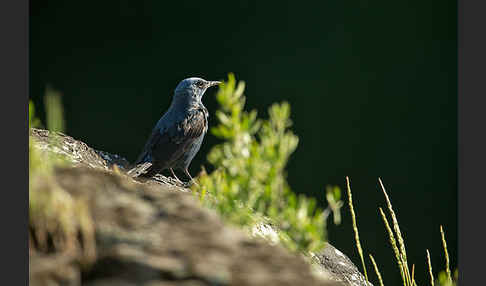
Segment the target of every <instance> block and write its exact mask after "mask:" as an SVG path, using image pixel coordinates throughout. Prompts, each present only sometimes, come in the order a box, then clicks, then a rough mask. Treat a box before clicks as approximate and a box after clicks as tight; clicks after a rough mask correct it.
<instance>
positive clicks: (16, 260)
mask: <svg viewBox="0 0 486 286" xmlns="http://www.w3.org/2000/svg"><path fill="white" fill-rule="evenodd" d="M28 29H29V2H28V0H13V1H0V35H1V37H2V39H1V44H0V54H1V56H0V59H1V60H0V76H1V77H0V83H1V85H0V86H1V88H0V92H1V94H2V96H1V98H2V109H3V112H1V122H2V127H3V128H2V129H3V130H2V131H3V132H2V136H1V138H2V140H0V141H1V142H2V151H3V152H2V155H3V156H2V164H1V166H2V175H3V176H2V177H3V178H4V179H8V180H3V181H2V190H1V192H2V202H3V205H4V207H2V208H0V217H1V219H0V223H1V224H2V234H3V235H2V236H1V237H2V244H1V245H2V258H3V259H2V260H3V262H4V263H3V264H4V266H3V267H2V270H3V271H2V278H1V281H2V283H1V284H4V285H28V283H29V282H28V281H29V268H28V267H29V264H28V261H29V256H28V255H29V254H28V234H27V227H28V214H29V212H28V183H29V180H28V174H29V173H28V150H29V149H28V132H27V131H28V92H29V73H28V68H29V66H28V65H29V33H28V31H29V30H28ZM12 102H14V105H15V107H13V105H12ZM5 182H8V185H5Z"/></svg>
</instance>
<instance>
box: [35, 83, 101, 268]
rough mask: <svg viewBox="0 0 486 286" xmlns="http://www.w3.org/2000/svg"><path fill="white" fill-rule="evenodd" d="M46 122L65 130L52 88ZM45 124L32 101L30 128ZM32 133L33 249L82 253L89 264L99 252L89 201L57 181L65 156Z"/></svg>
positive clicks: (47, 97) (47, 98)
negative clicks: (37, 144)
mask: <svg viewBox="0 0 486 286" xmlns="http://www.w3.org/2000/svg"><path fill="white" fill-rule="evenodd" d="M45 103H46V115H47V116H46V119H47V120H46V121H47V122H46V123H47V124H46V125H47V126H48V129H49V130H50V131H51V132H62V131H63V130H64V119H63V108H62V103H61V98H60V94H59V93H58V92H56V91H53V90H52V89H48V90H47V92H46V95H45ZM39 126H42V124H41V121H40V120H39V119H38V118H37V117H36V116H35V107H34V104H33V102H32V101H29V129H30V128H31V127H39ZM32 140H33V139H31V138H30V137H29V232H28V233H29V249H30V251H34V252H40V253H54V252H56V253H65V252H76V253H80V263H81V265H82V266H88V265H89V264H90V263H91V262H93V261H94V259H95V256H96V244H95V238H94V224H93V221H92V219H91V216H90V212H89V209H88V204H87V203H86V202H85V201H84V200H82V199H78V198H74V197H73V196H71V195H70V194H69V193H68V192H66V191H65V190H64V189H63V188H62V187H61V186H60V185H59V184H58V183H57V181H56V179H55V177H54V171H55V168H56V167H59V166H64V165H65V164H66V160H65V158H63V157H62V156H60V155H58V154H56V153H53V152H48V151H41V150H39V149H38V148H36V147H35V146H34V144H35V143H34V142H32Z"/></svg>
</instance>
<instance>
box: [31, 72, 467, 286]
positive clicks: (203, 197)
mask: <svg viewBox="0 0 486 286" xmlns="http://www.w3.org/2000/svg"><path fill="white" fill-rule="evenodd" d="M244 88H245V85H244V82H241V81H240V82H238V83H237V82H236V80H235V77H234V76H233V75H232V74H230V75H229V77H228V81H227V82H224V83H223V84H222V85H221V87H220V90H219V91H218V93H217V95H216V97H217V101H218V103H219V104H220V110H218V111H217V112H216V116H217V118H218V121H219V123H218V125H217V126H215V127H214V128H212V129H211V132H212V134H213V135H215V136H216V137H218V138H220V139H222V142H221V143H220V144H218V145H216V146H214V147H213V148H212V150H211V151H210V153H209V155H208V161H209V162H210V164H211V165H212V166H213V167H214V171H212V172H211V173H209V174H208V173H207V172H206V171H205V170H204V169H203V171H202V172H201V174H200V176H199V178H198V179H199V180H198V181H199V182H198V184H197V185H194V186H193V190H194V194H195V195H196V196H197V197H198V198H199V199H200V201H201V202H202V204H203V205H205V206H206V207H208V208H211V209H214V210H216V211H217V212H218V213H219V214H220V215H221V216H222V218H223V219H225V220H226V221H228V222H230V223H233V224H236V225H238V226H241V227H243V228H251V227H253V226H255V225H256V224H258V223H262V222H265V223H270V224H272V225H274V226H275V227H276V228H277V229H278V230H279V231H278V236H279V240H280V242H281V243H282V244H283V245H284V246H285V247H287V248H288V249H290V250H292V251H300V252H302V253H309V252H315V251H318V250H320V249H321V248H322V247H323V246H324V242H325V240H326V221H327V218H328V216H329V215H330V214H331V213H333V218H334V223H335V224H339V223H340V221H341V216H340V209H341V207H342V206H343V202H342V201H341V191H340V189H339V187H334V186H328V187H327V188H326V192H325V198H326V200H327V202H328V207H327V208H326V209H324V210H322V209H320V208H319V207H318V206H317V202H316V200H315V199H314V198H308V197H306V196H303V195H296V194H295V193H294V192H292V190H291V189H290V187H289V185H288V183H287V181H286V173H285V166H286V163H287V161H288V159H289V156H290V155H291V154H292V153H293V152H294V150H295V149H296V147H297V144H298V137H297V136H296V135H295V134H293V133H292V132H291V131H290V129H289V128H290V127H291V125H292V122H291V120H290V106H289V104H288V103H286V102H283V103H280V104H273V105H272V106H271V107H270V108H269V110H268V119H258V118H257V112H256V111H255V110H253V111H250V112H247V111H244V106H245V97H244V96H243V92H244ZM45 106H46V115H47V116H46V126H47V129H49V130H51V131H52V132H62V131H63V130H64V120H63V109H62V104H61V97H60V94H59V93H58V92H56V91H54V90H52V89H50V88H48V89H47V92H46V96H45ZM37 126H41V122H40V120H39V119H38V118H36V116H35V110H34V106H33V103H32V102H29V128H30V127H37ZM29 140H31V139H29ZM63 164H66V161H65V160H64V159H63V158H62V157H60V156H59V155H56V154H55V153H52V152H42V151H41V150H39V149H37V148H33V146H32V142H29V246H30V249H31V250H33V251H40V252H44V253H49V252H54V251H56V252H67V251H72V250H74V251H80V252H81V253H82V254H83V255H82V257H83V261H84V262H86V263H89V262H90V261H93V259H94V258H95V254H96V247H95V239H94V227H93V223H92V220H91V217H90V214H89V210H88V208H87V204H86V203H85V202H84V201H83V200H82V199H75V198H74V197H72V196H71V195H70V194H69V193H68V192H66V191H65V190H63V188H62V187H61V186H60V185H59V184H57V183H56V180H55V179H54V178H53V177H54V170H55V167H56V166H58V165H63ZM379 182H380V185H381V189H382V191H383V194H384V196H385V199H386V203H387V209H388V217H390V218H391V222H392V224H391V225H390V223H389V218H388V217H387V215H386V213H385V211H383V209H382V208H379V212H380V215H381V217H382V219H383V223H384V226H385V230H386V232H387V234H388V236H389V241H390V245H391V247H392V249H393V251H394V254H395V260H396V262H397V266H398V268H399V272H400V275H401V278H402V281H403V285H405V286H414V285H417V284H416V282H415V279H414V274H415V266H414V265H412V268H411V270H410V268H409V264H408V261H407V253H406V249H405V242H404V240H403V236H402V234H401V231H400V227H399V224H398V220H397V216H396V213H395V211H394V210H393V207H392V204H391V201H390V199H389V197H388V194H387V193H386V191H385V188H384V186H383V184H382V182H381V180H379ZM346 183H347V194H348V204H349V208H350V212H351V217H352V222H353V229H354V232H355V240H356V246H357V249H358V253H359V255H360V258H361V263H362V269H363V273H364V275H365V277H366V279H367V280H368V273H367V270H366V264H365V259H364V254H363V250H362V247H361V242H360V238H359V232H358V226H357V221H356V213H355V211H354V207H353V201H352V193H351V187H350V182H349V178H346ZM440 233H441V238H442V244H443V248H444V254H445V270H444V271H441V272H440V273H439V274H438V275H437V277H436V278H435V277H434V274H433V270H432V266H431V261H430V254H429V251H428V250H426V254H427V255H426V258H427V263H428V265H429V269H428V272H429V274H430V284H431V285H432V286H434V285H439V286H455V285H457V274H458V272H457V269H456V270H455V272H454V277H452V274H451V270H450V266H449V255H448V251H447V244H446V240H445V233H444V231H443V228H442V226H441V228H440ZM369 259H370V261H371V262H372V265H373V268H374V271H375V273H376V275H377V280H378V283H379V285H381V286H383V285H384V282H383V279H382V276H381V273H380V271H379V268H378V265H377V263H376V261H375V259H374V257H373V256H372V255H371V254H369ZM83 261H82V262H83Z"/></svg>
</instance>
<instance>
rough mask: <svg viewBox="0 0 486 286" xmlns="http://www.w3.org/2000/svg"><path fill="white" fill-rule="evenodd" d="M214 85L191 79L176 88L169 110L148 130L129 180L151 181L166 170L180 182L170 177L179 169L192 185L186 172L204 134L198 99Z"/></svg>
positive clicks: (203, 114) (203, 116)
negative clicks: (147, 178) (151, 178)
mask: <svg viewBox="0 0 486 286" xmlns="http://www.w3.org/2000/svg"><path fill="white" fill-rule="evenodd" d="M218 84H220V82H219V81H207V80H204V79H202V78H197V77H191V78H186V79H185V80H183V81H181V82H180V83H179V84H178V85H177V87H176V89H175V91H174V96H173V98H172V103H171V105H170V107H169V109H168V110H167V112H166V113H165V114H164V115H163V116H162V117H161V118H160V120H159V121H158V122H157V124H156V125H155V127H154V129H153V130H152V134H151V135H150V137H149V139H148V140H147V143H146V144H145V147H144V148H143V150H142V153H141V154H140V155H139V157H138V159H137V161H136V162H135V167H133V168H132V169H131V170H130V171H128V174H129V175H130V176H132V177H152V176H154V175H156V174H158V173H160V172H161V171H162V170H164V169H169V170H170V172H171V173H172V175H173V176H174V178H175V179H176V180H177V181H179V182H181V181H180V180H179V178H177V176H176V175H175V173H174V169H180V170H182V171H183V172H184V174H185V175H186V176H188V177H189V178H190V180H191V181H193V179H192V176H191V174H189V171H188V170H187V169H188V167H189V164H191V161H192V159H193V158H194V156H195V155H196V154H197V152H198V151H199V148H200V147H201V143H202V141H203V139H204V135H205V134H206V132H207V131H208V110H207V109H206V107H205V106H204V105H203V104H202V101H201V98H202V96H203V95H204V92H206V90H207V89H208V88H209V87H211V86H215V85H218Z"/></svg>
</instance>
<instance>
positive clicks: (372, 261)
mask: <svg viewBox="0 0 486 286" xmlns="http://www.w3.org/2000/svg"><path fill="white" fill-rule="evenodd" d="M370 260H371V263H373V267H374V268H375V272H376V276H378V281H379V282H380V286H384V284H383V279H381V273H380V270H379V269H378V266H377V265H376V262H375V259H374V258H373V255H371V254H370Z"/></svg>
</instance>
